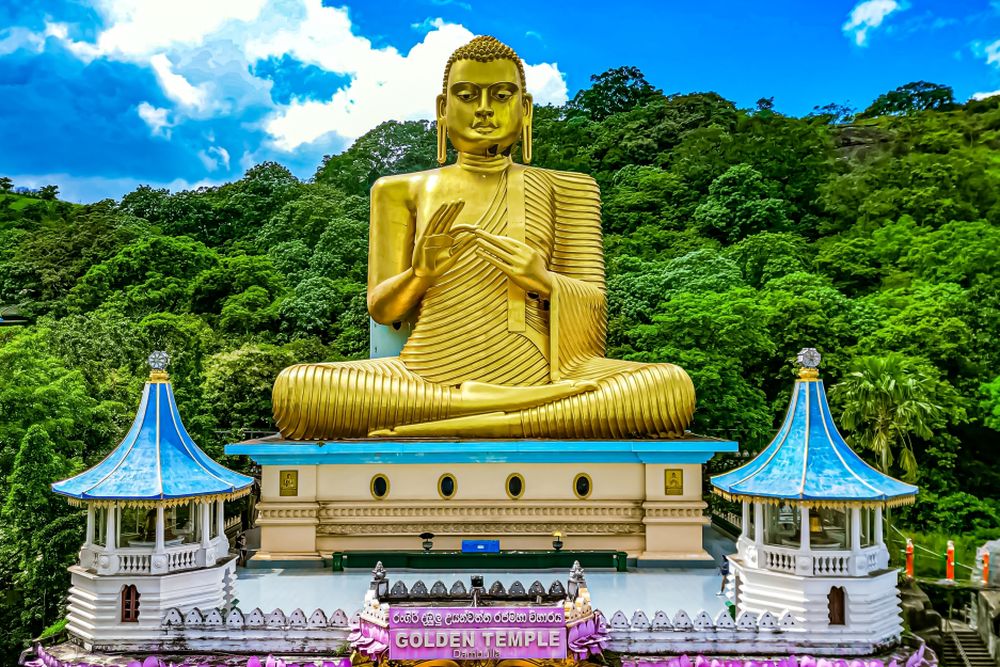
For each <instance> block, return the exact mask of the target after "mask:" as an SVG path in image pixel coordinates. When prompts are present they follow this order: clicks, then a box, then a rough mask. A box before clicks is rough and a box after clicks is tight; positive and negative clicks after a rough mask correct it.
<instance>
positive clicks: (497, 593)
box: [489, 579, 507, 598]
mask: <svg viewBox="0 0 1000 667" xmlns="http://www.w3.org/2000/svg"><path fill="white" fill-rule="evenodd" d="M489 595H490V597H494V598H502V597H507V589H506V588H504V587H503V584H502V583H500V580H499V579H498V580H497V581H494V582H493V585H491V586H490V590H489Z"/></svg>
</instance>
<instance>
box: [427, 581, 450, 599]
mask: <svg viewBox="0 0 1000 667" xmlns="http://www.w3.org/2000/svg"><path fill="white" fill-rule="evenodd" d="M430 596H431V597H432V598H443V597H448V589H447V588H445V585H444V582H443V581H441V580H438V581H435V582H434V585H433V586H431V595H430Z"/></svg>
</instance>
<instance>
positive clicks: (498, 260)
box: [475, 229, 552, 298]
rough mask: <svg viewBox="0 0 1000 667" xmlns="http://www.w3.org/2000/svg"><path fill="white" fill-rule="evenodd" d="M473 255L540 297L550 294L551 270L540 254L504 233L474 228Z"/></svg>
mask: <svg viewBox="0 0 1000 667" xmlns="http://www.w3.org/2000/svg"><path fill="white" fill-rule="evenodd" d="M475 234H476V254H477V255H478V256H480V257H482V258H483V259H484V260H486V261H487V262H489V263H490V264H492V265H493V266H495V267H497V268H498V269H500V270H501V271H503V272H504V273H505V274H507V276H508V277H509V278H510V279H511V280H512V281H514V284H515V285H517V286H518V287H520V288H521V289H523V290H524V291H526V292H536V293H538V294H539V295H541V296H542V297H543V298H544V297H547V296H549V294H551V293H552V273H551V272H550V271H549V270H548V269H547V268H546V266H545V258H544V257H542V255H541V253H539V252H538V251H537V250H535V249H534V248H532V247H531V246H529V245H528V244H527V243H522V242H521V241H517V240H515V239H512V238H510V237H507V236H498V235H496V234H490V233H489V232H487V231H483V230H482V229H477V230H475Z"/></svg>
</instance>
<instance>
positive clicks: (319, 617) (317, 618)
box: [309, 609, 347, 628]
mask: <svg viewBox="0 0 1000 667" xmlns="http://www.w3.org/2000/svg"><path fill="white" fill-rule="evenodd" d="M344 620H345V621H346V620H347V619H344ZM326 625H327V620H326V614H324V613H323V610H322V609H317V610H316V611H314V612H313V613H312V616H310V617H309V627H310V628H323V627H326Z"/></svg>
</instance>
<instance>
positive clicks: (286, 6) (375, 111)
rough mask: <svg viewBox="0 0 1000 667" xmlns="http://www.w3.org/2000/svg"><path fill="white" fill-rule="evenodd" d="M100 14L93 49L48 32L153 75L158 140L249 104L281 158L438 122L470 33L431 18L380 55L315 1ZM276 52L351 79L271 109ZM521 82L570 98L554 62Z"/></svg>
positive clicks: (161, 4) (138, 4) (343, 13)
mask: <svg viewBox="0 0 1000 667" xmlns="http://www.w3.org/2000/svg"><path fill="white" fill-rule="evenodd" d="M96 7H97V10H98V12H99V13H100V14H101V17H102V19H103V24H104V26H105V28H104V30H103V31H102V32H100V33H99V34H98V35H97V37H96V39H95V40H94V41H93V42H77V41H73V40H72V39H70V38H69V37H68V34H69V31H68V30H67V28H66V27H65V26H63V25H62V24H49V27H48V28H47V31H48V32H49V33H50V34H51V36H53V37H54V38H56V39H59V40H61V41H62V42H63V43H64V44H65V45H66V47H67V48H68V49H70V50H71V51H72V52H73V53H74V54H76V55H77V57H79V58H80V59H81V60H85V61H89V60H92V59H94V58H102V57H103V58H109V59H114V60H124V61H127V62H133V63H137V64H140V65H144V66H148V67H150V68H151V69H152V70H153V72H154V73H155V75H156V78H157V81H158V83H159V85H160V88H161V89H162V91H163V93H164V94H165V95H166V97H167V98H168V99H169V100H170V101H171V102H172V103H173V106H172V107H171V108H170V109H161V108H156V107H153V106H152V105H151V104H148V103H147V104H146V106H142V105H140V108H139V109H138V110H137V111H138V113H139V115H140V117H142V119H143V120H144V121H145V122H146V123H147V124H148V125H149V127H150V129H151V131H152V133H153V134H157V133H164V136H166V134H167V133H169V130H168V128H169V127H176V126H178V125H180V124H182V123H184V122H185V121H186V120H191V119H198V120H204V119H207V118H212V117H218V116H223V115H229V116H234V117H239V116H240V114H241V112H242V111H244V110H246V109H250V108H253V109H255V110H256V112H255V113H256V115H255V117H256V118H261V117H262V116H263V119H262V120H260V121H256V122H257V123H259V124H258V125H256V127H259V128H261V129H263V130H264V131H265V132H266V133H267V135H268V136H269V139H270V141H269V142H267V143H269V144H270V146H271V148H272V149H276V150H280V151H285V152H287V151H293V150H296V149H297V148H299V147H301V146H303V145H304V144H309V143H311V142H315V141H317V140H321V139H323V140H325V139H329V138H331V137H334V136H336V137H340V138H343V139H348V140H351V139H354V138H357V137H359V136H361V135H362V134H364V133H365V132H367V131H368V130H370V129H372V128H373V127H375V126H376V125H378V124H379V123H381V122H383V121H386V120H415V119H429V118H433V116H434V98H435V96H436V95H437V93H438V91H439V90H440V87H441V74H442V72H443V70H444V65H445V62H446V61H447V59H448V56H449V55H450V54H451V53H452V51H454V50H455V49H456V48H457V47H459V46H461V45H462V44H464V43H466V42H468V41H469V40H470V39H472V37H473V36H474V35H473V33H472V32H471V31H469V30H468V29H467V28H465V27H464V26H462V25H459V24H453V23H446V22H444V21H443V20H441V19H434V20H431V21H427V22H425V23H424V24H423V26H421V27H424V28H426V29H427V32H426V34H424V35H423V36H422V39H421V41H420V42H419V43H417V44H415V45H414V46H413V47H412V48H410V49H409V51H408V52H406V53H401V52H400V51H398V50H397V49H395V48H393V47H391V46H390V47H382V48H377V47H375V46H373V45H372V43H371V41H370V40H369V39H367V38H366V37H364V36H363V35H359V34H357V30H356V26H354V25H353V24H352V22H351V20H350V16H349V15H348V11H347V9H346V8H338V7H325V6H323V4H322V0H210V1H207V2H206V0H97V5H96ZM0 44H3V42H0ZM283 56H289V57H291V58H293V59H295V60H298V61H301V62H303V63H306V64H308V65H313V66H316V67H318V68H321V69H323V70H325V71H327V72H331V73H335V74H338V75H341V76H344V77H346V78H347V79H348V83H346V84H345V85H344V86H343V87H341V88H340V89H339V90H337V91H336V92H335V93H334V94H333V95H332V96H330V97H329V98H327V99H321V100H316V99H298V98H294V99H292V100H291V101H290V102H289V103H287V104H279V103H276V102H274V101H273V99H272V98H271V96H270V91H271V86H272V85H273V84H272V82H271V81H270V80H267V79H263V78H258V77H256V76H254V75H253V74H252V71H253V67H254V65H255V64H256V63H257V62H259V61H261V60H266V59H268V58H272V57H274V58H281V57H283ZM525 75H526V78H527V87H528V91H529V92H531V93H532V94H533V95H534V97H535V101H536V102H537V103H539V104H550V103H551V104H562V103H564V102H565V101H566V99H567V90H566V82H565V80H564V77H563V74H562V73H561V72H560V71H559V67H558V65H557V64H556V63H537V64H531V65H528V64H526V67H525ZM262 110H263V114H262V113H261V111H262ZM212 144H214V142H212ZM214 148H222V147H221V146H214V145H209V146H206V147H205V148H203V149H201V153H200V154H199V155H198V157H199V158H200V159H201V160H202V163H203V164H204V165H205V166H206V168H207V169H209V170H213V169H217V168H219V166H220V165H223V164H225V165H227V168H228V164H229V159H228V152H227V153H226V156H227V157H226V158H225V159H222V158H221V156H220V155H219V154H218V153H217V152H213V149H214ZM240 150H241V152H242V150H243V149H242V148H241V149H240ZM210 164H212V165H215V166H214V167H210V166H209V165H210Z"/></svg>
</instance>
